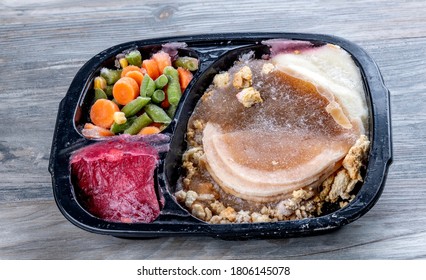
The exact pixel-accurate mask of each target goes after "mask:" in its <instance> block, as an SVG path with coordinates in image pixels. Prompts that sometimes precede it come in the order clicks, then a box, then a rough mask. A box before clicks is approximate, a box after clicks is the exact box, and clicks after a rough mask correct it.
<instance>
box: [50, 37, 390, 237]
mask: <svg viewBox="0 0 426 280" xmlns="http://www.w3.org/2000/svg"><path fill="white" fill-rule="evenodd" d="M274 38H282V39H291V40H307V41H312V42H316V43H319V44H324V43H332V44H336V45H339V46H341V47H342V48H343V49H345V50H346V51H347V52H348V53H350V54H351V55H352V57H353V59H354V61H355V63H356V64H357V65H358V66H359V68H360V70H361V73H362V77H363V81H364V86H365V92H366V99H367V105H368V107H369V113H370V119H369V127H370V131H369V137H370V140H372V144H371V148H370V154H369V158H368V166H367V170H366V174H365V177H364V183H363V185H362V187H361V188H360V190H359V192H358V193H357V196H356V198H355V199H354V200H353V201H352V202H351V203H350V204H349V205H348V206H346V207H344V208H342V209H339V210H337V211H335V212H332V213H331V214H328V215H325V216H321V217H317V218H308V219H302V220H295V221H281V222H270V223H250V224H209V223H206V222H203V221H201V220H199V219H197V218H195V217H193V216H192V215H191V214H190V213H188V212H187V210H185V209H184V208H182V207H181V206H180V205H179V204H178V203H177V202H176V200H175V198H174V196H173V192H174V189H175V186H176V181H177V179H178V177H179V175H180V171H181V169H180V164H181V156H182V153H183V152H184V150H185V148H186V143H185V141H184V135H185V132H186V126H187V122H188V119H189V117H190V115H191V113H192V110H193V109H194V107H195V105H196V103H197V101H198V99H199V98H200V97H201V95H202V94H203V93H204V89H205V88H206V87H207V86H208V85H209V84H210V83H211V81H212V79H213V76H214V75H215V74H216V73H218V72H219V71H221V70H227V69H228V68H229V67H230V66H231V65H232V63H233V62H234V61H235V60H236V59H237V57H238V56H239V55H240V54H241V52H242V51H246V50H254V51H255V53H256V55H257V56H260V55H262V54H264V53H265V52H267V51H268V48H267V47H266V46H264V45H262V44H261V41H262V40H267V39H274ZM170 42H184V43H186V44H187V47H186V48H185V49H180V50H179V52H180V53H186V54H190V55H192V56H197V57H198V58H199V59H200V69H199V71H198V72H197V73H196V74H195V75H194V79H193V81H191V83H190V84H189V85H188V88H187V92H186V93H185V94H184V97H183V98H182V100H181V102H180V104H179V107H178V110H177V112H176V116H175V118H174V120H173V121H172V123H171V125H170V126H169V127H168V128H167V129H166V130H165V131H164V133H165V134H168V135H169V136H170V137H171V142H170V150H169V151H168V152H167V153H163V154H161V155H160V157H161V160H160V164H159V167H158V168H157V172H156V176H157V177H156V180H155V181H156V187H157V188H159V191H160V192H161V193H162V194H163V196H164V200H165V204H164V207H163V209H162V211H161V214H160V216H159V217H158V218H157V219H156V220H155V221H154V222H152V223H148V224H143V223H136V224H127V223H111V222H107V221H104V220H101V219H99V218H97V217H95V216H93V215H91V214H90V213H88V212H87V211H86V210H84V209H83V207H81V205H80V204H79V202H78V201H77V199H76V196H75V193H74V189H73V186H72V182H71V176H70V166H69V159H70V155H71V153H72V152H73V151H75V150H77V149H79V148H81V147H83V146H86V145H90V144H91V143H94V142H95V141H94V140H88V139H86V138H84V137H83V136H82V135H81V134H80V132H79V129H78V126H79V125H81V124H82V123H83V122H84V120H85V119H87V112H88V109H89V105H90V104H89V101H88V100H89V99H88V97H87V96H86V94H87V92H88V91H89V90H90V89H91V88H92V84H93V79H94V77H95V75H97V74H98V73H99V70H100V68H102V67H103V66H112V63H113V61H114V58H115V56H116V55H117V54H119V53H121V52H122V51H124V50H127V49H131V48H138V49H139V50H141V52H142V53H144V52H150V51H152V50H157V49H160V48H161V45H162V44H165V43H170ZM391 158H392V141H391V123H390V105H389V92H388V90H387V88H386V87H385V86H384V84H383V81H382V77H381V74H380V72H379V70H378V68H377V66H376V64H375V63H374V61H373V60H372V59H371V58H370V57H369V56H368V54H367V53H366V52H365V51H364V50H362V49H361V48H360V47H358V46H357V45H355V44H353V43H351V42H349V41H347V40H344V39H342V38H338V37H334V36H329V35H319V34H299V33H297V34H296V33H229V34H211V35H196V36H185V37H169V38H160V39H150V40H140V41H132V42H127V43H124V44H120V45H117V46H114V47H111V48H109V49H107V50H105V51H102V52H101V53H99V54H97V55H95V56H94V57H93V58H92V59H90V60H89V61H88V62H87V63H86V64H85V65H84V66H83V67H82V68H81V69H80V70H79V71H78V73H77V74H76V76H75V78H74V80H73V81H72V83H71V85H70V88H69V90H68V92H67V94H66V96H65V97H64V99H63V100H62V101H61V103H60V106H59V111H58V116H57V121H56V127H55V133H54V136H53V141H52V149H51V155H50V162H49V171H50V173H51V175H52V185H53V193H54V197H55V201H56V203H57V205H58V208H59V209H60V211H61V212H62V214H63V215H64V216H65V217H66V218H67V219H68V220H69V221H70V222H71V223H73V224H74V225H76V226H78V227H80V228H82V229H85V230H87V231H90V232H95V233H100V234H109V235H113V236H117V237H132V238H143V237H158V236H174V235H182V234H185V235H188V234H191V235H208V236H215V237H222V238H231V239H234V238H235V239H237V238H251V237H290V236H303V235H311V234H318V233H323V232H327V231H331V230H333V229H336V228H339V227H341V226H343V225H346V224H348V223H350V222H352V221H354V220H356V219H358V218H359V217H361V216H362V215H364V214H365V213H366V212H367V211H369V210H370V209H371V207H373V205H374V204H375V203H376V201H377V200H378V198H379V197H380V195H381V193H382V190H383V187H384V183H385V179H386V175H387V171H388V167H389V165H390V163H391Z"/></svg>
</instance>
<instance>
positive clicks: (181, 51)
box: [74, 43, 199, 137]
mask: <svg viewBox="0 0 426 280" xmlns="http://www.w3.org/2000/svg"><path fill="white" fill-rule="evenodd" d="M133 50H137V51H139V52H140V53H141V56H142V60H145V59H151V57H152V55H153V54H155V53H157V52H160V51H166V52H167V53H168V54H170V56H171V59H172V65H173V66H174V64H175V61H176V59H177V58H179V57H191V58H195V59H197V60H198V63H199V57H198V53H197V52H196V51H194V50H192V49H190V48H187V47H186V45H185V44H179V43H175V44H163V45H161V44H156V45H148V46H141V47H136V46H133V47H131V48H129V49H125V50H121V51H120V52H114V53H112V54H109V55H108V57H107V58H105V59H104V60H103V61H102V62H101V63H100V64H99V65H98V66H97V67H96V68H95V69H93V71H92V72H91V73H90V75H89V77H88V79H87V82H86V83H84V88H83V90H82V92H81V95H80V99H79V101H78V106H77V107H76V109H75V114H74V126H75V127H76V129H77V131H78V132H79V133H80V134H82V129H83V127H84V125H85V124H86V123H91V120H90V109H91V107H92V105H93V104H94V100H95V89H94V80H95V78H96V77H99V76H100V72H101V69H102V68H107V69H110V70H122V68H121V66H120V67H118V65H119V61H118V58H119V57H122V56H123V54H125V53H128V52H130V51H133ZM174 68H177V67H175V66H174ZM190 72H191V73H192V75H196V74H197V72H198V70H193V71H190ZM107 86H108V87H112V86H113V85H107ZM139 89H140V85H139ZM139 89H138V90H139ZM104 91H105V92H106V90H104ZM182 95H184V92H182ZM138 96H139V94H138ZM107 98H108V99H109V100H113V99H114V97H113V96H111V95H110V94H108V95H107ZM149 103H151V104H154V102H152V101H150V102H149ZM117 105H118V108H119V109H120V110H121V109H122V108H123V107H124V106H123V105H120V104H117ZM155 105H158V106H160V104H157V103H155ZM163 109H164V111H166V112H167V108H163ZM142 110H143V109H142ZM170 116H171V119H173V118H174V114H172V115H170ZM162 129H164V130H165V129H166V128H165V127H163V128H162ZM118 134H121V132H118V133H117V135H118ZM105 137H107V136H105Z"/></svg>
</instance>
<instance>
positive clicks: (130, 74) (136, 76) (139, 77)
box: [126, 71, 143, 86]
mask: <svg viewBox="0 0 426 280" xmlns="http://www.w3.org/2000/svg"><path fill="white" fill-rule="evenodd" d="M126 77H129V78H132V79H133V80H135V81H136V82H137V83H138V86H141V84H142V80H143V74H142V72H140V71H129V72H127V73H126Z"/></svg>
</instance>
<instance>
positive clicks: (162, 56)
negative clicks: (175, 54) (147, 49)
mask: <svg viewBox="0 0 426 280" xmlns="http://www.w3.org/2000/svg"><path fill="white" fill-rule="evenodd" d="M152 59H154V60H155V62H156V63H157V66H158V70H159V71H160V74H162V73H163V70H164V68H166V66H172V58H171V57H170V55H169V54H168V53H166V52H164V51H159V52H157V53H155V54H153V55H152Z"/></svg>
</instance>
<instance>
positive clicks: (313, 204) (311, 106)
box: [177, 41, 369, 223]
mask: <svg viewBox="0 0 426 280" xmlns="http://www.w3.org/2000/svg"><path fill="white" fill-rule="evenodd" d="M273 45H274V48H273V52H272V54H271V57H268V58H266V57H265V59H255V58H253V56H251V55H250V54H244V55H242V56H241V59H240V60H238V61H236V62H235V64H234V65H233V66H232V67H231V68H230V69H228V70H227V71H225V72H221V73H218V74H217V76H216V77H215V78H214V79H213V83H212V85H211V86H210V87H209V88H208V89H207V90H206V92H205V94H204V95H203V96H202V97H201V99H200V101H199V103H198V104H197V106H196V108H195V110H194V112H193V114H192V116H191V118H190V120H189V123H188V131H187V142H188V149H187V151H186V152H185V154H184V156H183V167H184V169H185V171H186V174H185V175H184V177H183V179H182V190H179V192H178V194H177V198H178V200H179V201H181V203H182V204H184V205H185V206H186V207H187V208H188V209H190V210H191V213H193V214H194V215H195V216H197V217H199V218H200V219H203V220H205V221H209V222H211V223H226V222H261V221H274V220H288V219H295V218H303V217H308V216H314V215H319V214H320V213H322V211H323V210H322V207H323V205H324V203H340V205H341V206H343V205H345V203H347V202H349V201H350V200H351V199H353V193H351V192H352V191H353V189H354V188H355V185H356V183H357V182H359V181H362V177H361V176H357V177H354V176H352V175H351V176H349V174H355V173H356V174H360V171H361V169H362V167H363V165H364V164H365V160H366V158H367V151H368V146H369V141H368V137H367V136H365V133H366V131H367V129H368V127H367V114H368V110H367V105H366V101H365V93H364V89H363V83H362V79H361V74H360V71H359V69H358V68H357V66H356V65H355V63H354V61H353V60H352V58H351V57H350V55H349V54H348V53H347V52H346V51H344V50H343V49H341V48H340V47H338V46H335V45H330V44H327V45H318V44H313V43H310V42H303V43H301V42H297V41H296V42H288V41H285V42H279V41H275V42H274V44H273ZM354 147H358V148H354ZM360 147H362V148H360ZM365 147H367V149H365ZM349 151H352V152H351V153H349ZM354 151H355V152H354ZM349 155H350V157H352V158H356V159H357V164H349V163H348V164H346V165H342V163H343V162H351V158H348V156H349ZM352 161H353V160H352ZM349 166H351V167H349ZM354 166H355V167H354ZM355 169H356V170H355ZM338 174H339V175H338ZM337 175H338V176H337ZM346 175H348V176H346ZM335 177H336V178H337V180H336V181H335V179H334V178H335ZM334 182H335V184H334ZM333 186H335V187H334V188H333ZM336 193H338V195H336ZM194 194H195V195H194ZM188 195H189V198H188ZM330 196H331V197H330ZM194 197H195V198H194ZM308 204H309V205H308ZM218 205H221V206H220V207H218ZM301 211H303V213H304V214H301V213H302V212H301ZM222 212H223V213H222ZM297 213H298V214H297Z"/></svg>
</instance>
